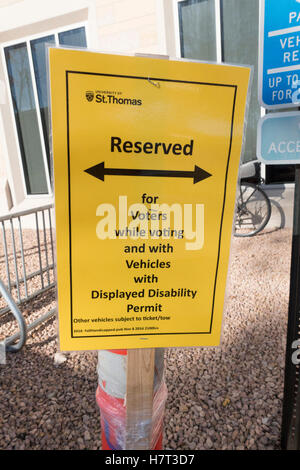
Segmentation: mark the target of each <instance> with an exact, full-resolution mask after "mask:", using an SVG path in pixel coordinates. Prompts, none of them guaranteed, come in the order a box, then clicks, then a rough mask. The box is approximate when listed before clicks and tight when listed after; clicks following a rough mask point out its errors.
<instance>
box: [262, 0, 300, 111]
mask: <svg viewBox="0 0 300 470" xmlns="http://www.w3.org/2000/svg"><path fill="white" fill-rule="evenodd" d="M259 43H260V47H259V101H260V104H261V106H263V107H265V108H287V107H294V106H299V105H300V0H260V40H259Z"/></svg>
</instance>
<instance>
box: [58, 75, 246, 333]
mask: <svg viewBox="0 0 300 470" xmlns="http://www.w3.org/2000/svg"><path fill="white" fill-rule="evenodd" d="M69 74H79V75H100V76H104V77H118V78H129V79H135V80H147V81H149V80H153V81H156V82H159V81H161V82H175V83H189V84H192V85H207V86H221V87H228V88H234V98H233V105H232V117H231V129H230V142H229V149H228V157H227V165H226V172H225V183H224V197H223V206H222V214H221V221H220V230H219V244H218V256H217V265H216V273H215V282H214V290H213V299H212V311H211V321H210V327H209V331H196V332H195V331H191V332H174V333H132V334H130V333H128V334H119V335H118V334H116V335H85V336H74V335H73V292H72V233H71V232H72V226H71V179H70V127H69ZM237 90H238V86H237V85H229V84H227V83H207V82H194V81H189V80H172V79H168V78H157V77H137V76H133V75H116V74H109V73H99V72H82V71H76V70H66V108H67V109H66V111H67V152H68V208H69V256H70V309H71V338H76V339H77V338H78V339H80V338H111V337H114V338H115V337H119V336H161V335H164V336H166V335H171V336H173V335H202V334H211V330H212V323H213V315H214V305H215V294H216V285H217V277H218V269H219V262H220V250H221V236H222V227H223V217H224V208H225V202H226V191H227V177H228V168H229V162H230V156H231V147H232V137H233V122H234V113H235V104H236V95H237Z"/></svg>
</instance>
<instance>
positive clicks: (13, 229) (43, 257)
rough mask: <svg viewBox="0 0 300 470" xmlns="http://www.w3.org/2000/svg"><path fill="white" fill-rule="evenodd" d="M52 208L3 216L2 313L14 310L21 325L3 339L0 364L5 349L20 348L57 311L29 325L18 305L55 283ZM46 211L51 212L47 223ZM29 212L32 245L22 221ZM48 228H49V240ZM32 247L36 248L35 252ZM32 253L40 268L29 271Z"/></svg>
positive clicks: (15, 349) (15, 350)
mask: <svg viewBox="0 0 300 470" xmlns="http://www.w3.org/2000/svg"><path fill="white" fill-rule="evenodd" d="M52 208H53V205H52V204H50V205H46V206H42V207H38V208H35V209H31V210H26V211H22V212H17V213H14V214H9V215H6V216H4V217H1V218H0V225H1V227H2V239H3V255H4V263H5V281H6V282H4V280H3V279H2V280H1V279H0V298H1V296H2V298H3V299H4V300H5V303H6V305H5V306H3V307H2V308H0V316H1V315H4V314H5V313H8V312H9V311H11V312H12V314H13V316H14V318H15V319H16V321H17V323H18V326H19V332H17V333H16V334H14V335H12V336H11V337H9V338H5V339H4V340H3V341H0V364H1V363H2V364H5V362H6V352H17V351H20V349H22V347H23V346H24V344H25V343H26V339H27V334H28V332H29V331H31V330H32V329H34V328H35V327H36V326H38V325H39V324H41V323H42V322H44V321H46V320H47V319H48V318H50V317H51V316H52V315H53V314H54V313H55V312H56V309H55V308H54V309H52V310H50V311H49V312H47V313H46V314H44V315H42V316H40V317H39V318H37V319H36V320H34V321H33V322H31V323H30V324H28V325H27V324H26V322H25V319H24V317H23V315H22V313H21V312H20V309H19V307H18V305H20V304H22V303H24V302H27V301H29V300H31V299H33V298H35V297H36V296H38V295H39V294H41V293H43V292H45V291H47V290H49V289H50V288H52V287H55V286H56V281H55V279H54V277H55V275H54V245H53V234H52V221H51V209H52ZM46 214H48V221H47V223H46ZM26 216H28V217H30V218H31V219H30V224H29V225H30V228H31V230H32V235H33V237H32V240H30V242H31V246H30V247H29V248H28V247H27V248H26V247H25V246H24V237H23V228H22V225H23V224H22V221H24V219H25V217H26ZM32 227H33V228H32ZM47 230H48V232H49V237H48V240H47ZM34 232H35V236H34ZM17 234H18V237H17ZM9 235H10V237H9ZM17 238H18V240H17ZM49 238H50V241H49ZM9 239H10V242H11V243H10V246H9V243H8V241H9ZM17 241H18V244H17ZM17 245H18V246H17ZM49 245H50V246H49ZM26 250H30V251H31V253H29V254H28V253H27V254H26ZM32 250H33V251H34V252H32ZM33 256H35V261H36V264H37V266H38V267H39V269H36V268H37V266H36V267H35V270H34V271H32V272H28V270H27V266H26V260H25V259H28V257H33ZM0 263H1V258H0ZM51 277H52V279H51ZM34 279H35V280H36V281H37V280H38V279H39V280H40V288H34V289H33V287H32V283H31V282H30V281H31V280H34ZM14 297H16V299H14ZM16 342H17V343H16ZM14 343H16V344H14Z"/></svg>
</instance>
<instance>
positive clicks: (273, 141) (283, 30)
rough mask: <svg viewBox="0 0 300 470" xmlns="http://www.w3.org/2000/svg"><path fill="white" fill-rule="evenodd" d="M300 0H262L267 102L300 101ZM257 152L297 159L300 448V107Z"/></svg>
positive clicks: (292, 315)
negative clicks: (299, 110)
mask: <svg viewBox="0 0 300 470" xmlns="http://www.w3.org/2000/svg"><path fill="white" fill-rule="evenodd" d="M299 46H300V1H299V0H260V50H259V100H260V104H261V105H262V106H263V107H265V108H275V109H276V108H287V107H299V85H300V80H299V77H300V49H299ZM257 155H258V158H259V159H260V160H261V161H262V162H264V163H266V164H273V165H274V164H289V163H292V164H295V194H294V220H293V239H292V255H291V256H292V258H291V273H290V299H289V311H288V325H287V342H286V358H285V379H284V397H283V411H282V429H281V446H282V448H283V449H289V450H299V449H300V387H299V385H300V384H299V367H300V366H299V363H300V360H299V359H298V358H297V355H296V357H295V355H294V354H293V353H294V349H295V348H298V347H299V344H300V289H299V288H300V164H299V161H300V113H299V112H294V113H283V114H281V113H277V114H273V115H266V116H265V117H264V118H262V119H260V121H259V123H258V132H257Z"/></svg>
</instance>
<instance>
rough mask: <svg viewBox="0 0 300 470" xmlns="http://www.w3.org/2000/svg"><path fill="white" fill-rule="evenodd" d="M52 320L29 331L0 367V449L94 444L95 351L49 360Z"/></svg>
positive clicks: (98, 441)
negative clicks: (59, 361)
mask: <svg viewBox="0 0 300 470" xmlns="http://www.w3.org/2000/svg"><path fill="white" fill-rule="evenodd" d="M53 323H55V322H53V321H48V322H47V324H45V325H44V326H43V327H41V328H37V330H36V333H35V334H33V335H30V337H29V339H28V342H27V344H26V345H25V346H24V348H23V349H22V350H21V351H19V352H18V353H8V355H7V364H6V365H5V366H0V422H1V426H0V449H2V450H5V449H6V450H13V449H15V450H18V449H21V450H22V449H26V450H56V449H57V450H78V449H100V447H101V439H100V418H99V409H98V408H97V405H96V400H95V393H96V387H97V374H96V365H97V358H96V355H95V353H91V352H83V353H81V354H80V353H76V354H75V353H69V354H66V358H67V360H66V361H65V362H64V363H62V364H60V365H55V364H54V355H55V353H56V352H57V344H56V335H55V328H54V325H53ZM47 330H48V331H47Z"/></svg>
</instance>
